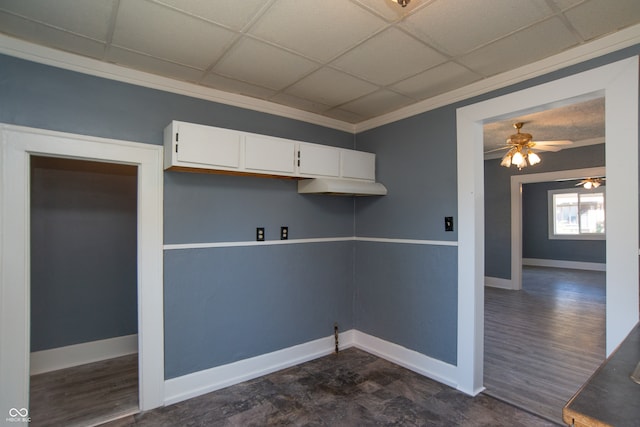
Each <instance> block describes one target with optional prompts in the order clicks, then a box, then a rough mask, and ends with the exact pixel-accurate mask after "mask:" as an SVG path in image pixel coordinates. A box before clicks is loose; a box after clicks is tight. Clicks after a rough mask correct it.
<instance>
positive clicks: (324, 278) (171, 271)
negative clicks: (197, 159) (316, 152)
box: [0, 55, 354, 378]
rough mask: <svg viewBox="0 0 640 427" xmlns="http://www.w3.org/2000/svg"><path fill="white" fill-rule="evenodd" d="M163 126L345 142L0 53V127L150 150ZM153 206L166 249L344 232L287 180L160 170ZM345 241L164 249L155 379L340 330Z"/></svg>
mask: <svg viewBox="0 0 640 427" xmlns="http://www.w3.org/2000/svg"><path fill="white" fill-rule="evenodd" d="M171 120H183V121H188V122H194V123H200V124H205V125H212V126H220V127H227V128H232V129H240V130H245V131H249V132H256V133H261V134H267V135H273V136H279V137H285V138H291V139H297V140H301V141H308V142H314V143H320V144H326V145H334V146H340V147H346V148H353V146H354V136H353V135H352V134H350V133H346V132H341V131H337V130H333V129H328V128H325V127H322V126H317V125H313V124H309V123H304V122H300V121H296V120H292V119H286V118H282V117H279V116H274V115H269V114H265V113H259V112H255V111H249V110H244V109H240V108H236V107H231V106H226V105H221V104H216V103H213V102H208V101H203V100H200V99H194V98H190V97H186V96H181V95H176V94H171V93H166V92H161V91H158V90H153V89H148V88H143V87H137V86H133V85H129V84H125V83H120V82H115V81H110V80H105V79H101V78H97V77H93V76H88V75H83V74H79V73H75V72H71V71H67V70H62V69H57V68H53V67H49V66H45V65H41V64H36V63H31V62H28V61H24V60H21V59H17V58H13V57H9V56H2V55H0V122H3V123H9V124H15V125H24V126H31V127H37V128H44V129H52V130H58V131H64V132H72V133H78V134H86V135H94V136H100V137H107V138H115V139H122V140H132V141H138V142H144V143H149V144H156V145H160V144H162V142H163V141H162V132H163V129H164V127H165V126H166V125H167V124H168V123H169V122H170V121H171ZM164 203H165V212H164V230H165V243H167V244H168V243H197V242H202V241H208V242H221V241H231V242H236V241H240V242H242V241H251V240H254V239H255V228H256V227H257V226H263V227H266V233H267V236H266V237H267V240H273V239H276V238H277V237H276V233H277V232H278V231H279V229H280V226H281V225H287V226H289V233H290V239H297V238H304V237H342V236H353V233H354V231H353V227H354V225H353V199H352V198H337V197H322V196H312V195H299V194H298V193H297V192H296V187H295V182H293V181H288V180H285V181H283V180H277V179H263V178H255V177H230V176H225V175H207V174H187V173H175V172H166V173H165V188H164ZM353 245H354V242H335V243H322V244H296V245H292V246H287V247H283V246H261V247H257V248H256V247H245V248H226V249H215V250H188V251H178V252H176V251H168V252H167V253H166V254H165V280H164V288H165V307H164V308H165V310H164V311H165V331H166V340H165V345H166V357H165V372H166V378H172V377H174V376H177V375H182V374H185V373H189V372H193V371H194V370H200V369H206V368H210V367H214V366H217V365H218V364H220V363H227V362H232V361H235V360H238V359H242V358H244V357H246V356H247V355H257V354H262V353H266V352H270V351H275V350H279V349H282V348H286V347H290V346H293V345H296V344H300V343H304V342H308V341H311V340H314V339H317V338H321V337H326V336H329V335H331V334H332V333H333V322H334V321H337V322H338V324H339V326H340V328H341V330H347V329H351V328H352V327H353V307H352V304H353V303H352V301H353V294H354V290H353ZM211 280H213V281H211ZM68 297H69V298H70V299H71V301H72V302H73V303H75V304H83V300H82V296H81V294H79V293H70V294H69V295H68ZM302 314H304V316H302ZM230 316H231V317H230ZM231 320H233V322H231ZM222 325H225V327H222ZM186 342H191V343H192V344H191V345H188V346H186V347H185V343H186ZM196 343H197V346H198V352H196V353H192V352H190V351H189V350H190V349H191V348H192V346H193V345H196Z"/></svg>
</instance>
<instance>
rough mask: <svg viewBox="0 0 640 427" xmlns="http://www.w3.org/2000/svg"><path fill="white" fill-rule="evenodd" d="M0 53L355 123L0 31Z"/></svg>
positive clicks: (332, 123) (293, 114)
mask: <svg viewBox="0 0 640 427" xmlns="http://www.w3.org/2000/svg"><path fill="white" fill-rule="evenodd" d="M0 53H1V54H5V55H9V56H14V57H16V58H21V59H26V60H28V61H32V62H37V63H40V64H45V65H50V66H53V67H57V68H62V69H65V70H71V71H76V72H79V73H83V74H88V75H92V76H96V77H102V78H105V79H109V80H116V81H119V82H123V83H129V84H133V85H137V86H143V87H148V88H151V89H158V90H162V91H165V92H170V93H175V94H178V95H186V96H190V97H193V98H199V99H204V100H206V101H212V102H217V103H220V104H225V105H231V106H234V107H240V108H245V109H248V110H253V111H259V112H262V113H268V114H274V115H277V116H281V117H286V118H290V119H294V120H300V121H303V122H306V123H311V124H316V125H319V126H324V127H327V128H332V129H336V130H340V131H344V132H349V133H354V131H355V126H354V125H353V124H351V123H347V122H344V121H341V120H336V119H332V118H330V117H326V116H322V115H320V114H316V113H311V112H307V111H303V110H299V109H297V108H292V107H287V106H285V105H282V104H276V103H274V102H270V101H265V100H262V99H256V98H252V97H249V96H245V95H238V94H235V93H230V92H224V91H221V90H217V89H212V88H208V87H205V86H199V85H196V84H193V83H187V82H183V81H180V80H175V79H170V78H167V77H162V76H158V75H156V74H151V73H147V72H144V71H138V70H134V69H131V68H126V67H123V66H121V65H116V64H111V63H108V62H102V61H99V60H97V59H92V58H87V57H84V56H80V55H76V54H73V53H69V52H64V51H61V50H57V49H52V48H49V47H45V46H42V45H38V44H35V43H30V42H27V41H24V40H20V39H16V38H13V37H9V36H7V35H4V34H0Z"/></svg>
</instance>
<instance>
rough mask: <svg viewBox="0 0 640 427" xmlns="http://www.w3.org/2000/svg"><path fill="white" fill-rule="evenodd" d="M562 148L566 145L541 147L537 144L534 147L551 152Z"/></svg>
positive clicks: (535, 149)
mask: <svg viewBox="0 0 640 427" xmlns="http://www.w3.org/2000/svg"><path fill="white" fill-rule="evenodd" d="M562 148H564V147H560V146H557V145H543V146H541V147H538V146H537V145H536V146H535V147H533V150H534V151H551V152H554V153H555V152H557V151H560V150H562Z"/></svg>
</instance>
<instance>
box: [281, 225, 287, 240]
mask: <svg viewBox="0 0 640 427" xmlns="http://www.w3.org/2000/svg"><path fill="white" fill-rule="evenodd" d="M288 238H289V227H280V240H287V239H288Z"/></svg>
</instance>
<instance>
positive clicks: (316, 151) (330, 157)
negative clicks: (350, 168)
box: [299, 143, 340, 176]
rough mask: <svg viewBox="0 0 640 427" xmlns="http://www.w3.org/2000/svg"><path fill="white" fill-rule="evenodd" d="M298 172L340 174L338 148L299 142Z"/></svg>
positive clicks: (315, 174) (319, 174)
mask: <svg viewBox="0 0 640 427" xmlns="http://www.w3.org/2000/svg"><path fill="white" fill-rule="evenodd" d="M299 150H300V151H299V152H300V168H299V171H300V174H301V175H311V176H340V149H338V148H335V147H325V146H322V145H317V144H304V143H301V144H300V148H299Z"/></svg>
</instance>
